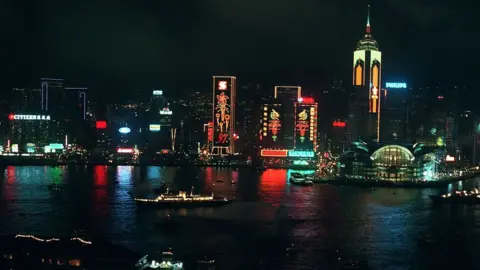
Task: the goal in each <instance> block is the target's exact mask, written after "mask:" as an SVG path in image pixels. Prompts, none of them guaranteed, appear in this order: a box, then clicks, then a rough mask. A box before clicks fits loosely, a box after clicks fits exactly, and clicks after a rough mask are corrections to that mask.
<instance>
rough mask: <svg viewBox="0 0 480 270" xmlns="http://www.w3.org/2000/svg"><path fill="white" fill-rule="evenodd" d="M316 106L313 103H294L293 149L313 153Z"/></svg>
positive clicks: (314, 147)
mask: <svg viewBox="0 0 480 270" xmlns="http://www.w3.org/2000/svg"><path fill="white" fill-rule="evenodd" d="M300 100H301V99H299V101H300ZM317 106H318V105H317V103H314V102H308V103H305V102H295V133H294V147H295V149H299V150H313V151H315V149H316V146H317Z"/></svg>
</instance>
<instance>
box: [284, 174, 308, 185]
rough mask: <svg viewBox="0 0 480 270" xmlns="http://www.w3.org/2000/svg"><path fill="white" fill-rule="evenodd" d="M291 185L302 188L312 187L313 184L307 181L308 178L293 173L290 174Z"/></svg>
mask: <svg viewBox="0 0 480 270" xmlns="http://www.w3.org/2000/svg"><path fill="white" fill-rule="evenodd" d="M289 180H290V183H292V184H295V185H300V186H311V185H313V182H312V181H311V180H307V178H306V177H305V176H304V175H302V174H300V173H292V174H290V179H289Z"/></svg>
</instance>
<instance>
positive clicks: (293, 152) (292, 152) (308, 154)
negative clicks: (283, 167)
mask: <svg viewBox="0 0 480 270" xmlns="http://www.w3.org/2000/svg"><path fill="white" fill-rule="evenodd" d="M288 156H289V157H306V158H312V157H315V152H313V151H298V150H290V151H288Z"/></svg>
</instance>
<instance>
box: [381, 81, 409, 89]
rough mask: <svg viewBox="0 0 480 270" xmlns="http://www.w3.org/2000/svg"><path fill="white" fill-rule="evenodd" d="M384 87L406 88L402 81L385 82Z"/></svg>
mask: <svg viewBox="0 0 480 270" xmlns="http://www.w3.org/2000/svg"><path fill="white" fill-rule="evenodd" d="M385 87H386V88H390V89H392V88H396V89H405V88H407V83H404V82H387V83H385Z"/></svg>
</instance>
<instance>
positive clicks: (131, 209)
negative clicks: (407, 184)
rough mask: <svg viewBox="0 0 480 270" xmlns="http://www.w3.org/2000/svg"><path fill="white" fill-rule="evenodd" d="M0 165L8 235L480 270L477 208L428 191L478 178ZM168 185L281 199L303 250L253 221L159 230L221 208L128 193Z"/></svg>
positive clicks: (227, 260) (247, 262)
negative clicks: (445, 201)
mask: <svg viewBox="0 0 480 270" xmlns="http://www.w3.org/2000/svg"><path fill="white" fill-rule="evenodd" d="M0 169H1V170H3V174H1V181H0V191H1V198H2V201H3V203H2V204H1V205H0V220H1V222H0V232H2V233H12V234H15V233H31V234H39V235H58V234H63V235H67V234H69V233H71V232H72V231H73V230H76V229H85V230H86V231H88V232H90V233H92V234H98V235H104V236H106V237H107V238H109V239H110V240H111V241H112V242H114V243H117V244H120V245H123V246H126V247H128V248H131V249H133V250H136V251H139V252H141V253H152V252H157V251H161V250H164V249H166V248H168V247H169V246H171V247H172V248H173V250H174V251H175V255H176V257H177V258H176V259H179V260H184V261H186V262H189V261H194V260H195V258H199V257H201V256H203V255H209V256H213V257H214V258H215V259H216V261H217V262H218V264H217V265H218V267H217V269H256V268H255V265H258V263H259V261H264V262H265V263H266V264H267V266H269V267H270V268H272V269H336V268H333V266H332V264H331V261H330V260H329V256H328V254H329V253H331V251H332V250H336V249H339V250H341V251H342V252H343V253H344V254H345V255H346V256H347V257H348V258H351V259H358V260H366V261H368V262H369V264H370V265H371V266H372V267H373V269H422V270H423V269H447V268H452V267H458V266H459V265H462V269H477V267H476V266H477V262H476V254H477V253H478V252H479V251H480V244H479V243H480V242H479V240H480V206H438V207H434V206H432V203H431V201H430V199H429V198H428V195H432V194H439V193H441V192H447V191H453V190H456V189H473V188H475V186H476V185H477V182H478V179H473V180H469V181H465V182H459V183H456V184H452V185H451V186H450V187H449V189H451V190H446V189H445V190H437V189H392V188H377V189H375V190H372V189H369V188H368V189H367V188H360V187H337V186H332V185H323V184H316V185H314V186H311V187H300V186H292V185H290V184H289V183H288V174H289V173H290V171H288V170H267V171H265V172H256V171H252V170H249V169H238V170H233V169H218V168H190V167H185V168H180V167H131V166H118V167H108V166H91V167H88V166H57V167H48V166H37V167H35V166H32V167H29V166H8V167H3V168H0ZM218 179H222V180H223V182H217V181H216V180H218ZM117 181H118V182H117ZM232 181H233V182H234V183H235V184H232ZM51 183H56V184H62V185H64V186H65V189H64V190H63V191H61V192H53V191H50V190H49V189H48V188H47V186H48V185H49V184H51ZM163 183H165V184H166V185H167V186H169V187H172V188H175V189H180V190H190V188H191V187H192V186H193V187H194V189H195V191H196V192H212V191H214V192H215V193H216V194H217V195H222V196H225V197H229V198H233V197H234V198H235V202H234V204H239V205H240V204H248V205H250V206H251V205H253V207H255V205H259V207H260V205H263V204H268V205H272V206H274V207H279V206H280V205H284V206H285V207H286V210H287V212H288V214H289V215H290V216H292V217H293V218H294V219H295V220H297V221H301V222H299V223H298V224H297V225H296V226H295V227H294V228H292V229H291V230H292V231H291V236H290V238H289V239H288V241H289V242H290V243H293V244H295V246H298V247H300V248H299V253H298V256H295V257H287V256H285V255H284V254H283V252H282V250H283V247H280V246H279V245H278V243H276V242H274V241H263V240H262V239H260V238H258V235H257V234H255V233H253V232H252V231H251V228H250V227H249V229H248V230H247V229H245V230H243V229H242V228H241V227H238V226H232V228H231V230H229V229H228V228H227V229H224V228H223V229H222V230H219V231H215V230H205V228H203V227H197V226H184V227H182V228H180V230H178V231H177V232H171V231H165V230H162V229H159V228H158V227H156V226H155V225H154V224H155V223H156V222H158V221H159V220H161V219H162V218H163V217H164V216H165V215H166V214H167V213H169V214H172V215H174V216H177V215H180V216H186V217H188V216H195V217H201V216H202V215H209V214H212V213H213V214H214V213H215V211H219V209H209V208H204V209H189V210H185V209H183V210H182V209H180V210H176V211H172V210H152V211H138V210H137V208H136V206H135V204H134V203H133V202H132V199H131V197H130V195H129V192H139V191H142V192H143V191H145V190H148V189H152V188H155V187H160V186H161V185H162V184H163ZM239 209H240V208H239ZM262 211H263V210H262ZM234 214H238V215H244V214H245V213H234ZM192 224H193V223H192ZM457 232H461V233H462V234H464V235H466V237H467V241H466V242H464V243H462V244H461V245H459V244H455V245H453V244H452V245H449V244H442V246H441V247H439V248H436V249H424V248H421V247H419V246H417V238H418V237H419V236H421V235H424V234H426V233H432V234H436V233H442V234H447V235H448V234H452V235H453V234H456V233H457ZM187 264H188V263H187ZM257 269H258V268H257Z"/></svg>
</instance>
